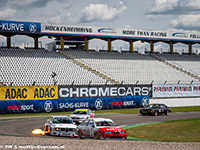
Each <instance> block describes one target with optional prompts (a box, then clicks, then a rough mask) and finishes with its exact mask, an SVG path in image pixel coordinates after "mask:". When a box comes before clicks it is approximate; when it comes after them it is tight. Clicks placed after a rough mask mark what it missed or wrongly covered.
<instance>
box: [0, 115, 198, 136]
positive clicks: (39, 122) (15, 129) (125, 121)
mask: <svg viewBox="0 0 200 150" xmlns="http://www.w3.org/2000/svg"><path fill="white" fill-rule="evenodd" d="M96 118H110V119H112V120H113V121H114V122H116V123H117V124H118V125H120V126H124V125H135V124H143V123H153V122H163V121H170V120H182V119H191V118H200V112H187V113H171V114H170V115H169V116H165V115H160V116H142V115H140V114H116V115H97V116H96ZM46 121H47V118H40V119H38V118H37V119H36V118H30V119H23V120H8V121H0V135H11V136H23V137H45V138H53V136H43V135H33V134H32V133H31V132H32V130H34V129H36V128H37V129H38V128H40V129H43V125H44V124H45V122H46Z"/></svg>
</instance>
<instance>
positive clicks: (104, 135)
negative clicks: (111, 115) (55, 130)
mask: <svg viewBox="0 0 200 150" xmlns="http://www.w3.org/2000/svg"><path fill="white" fill-rule="evenodd" d="M75 133H76V134H78V137H79V138H80V139H84V138H85V137H93V138H94V139H114V138H116V139H127V133H126V131H125V130H124V129H122V128H120V127H118V126H117V124H115V123H114V122H113V121H112V120H111V119H105V118H90V119H87V120H85V121H83V122H82V123H81V124H80V125H79V126H77V128H76V130H75Z"/></svg>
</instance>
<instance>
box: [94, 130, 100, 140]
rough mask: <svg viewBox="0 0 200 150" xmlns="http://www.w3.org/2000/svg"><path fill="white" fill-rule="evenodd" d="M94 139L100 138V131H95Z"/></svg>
mask: <svg viewBox="0 0 200 150" xmlns="http://www.w3.org/2000/svg"><path fill="white" fill-rule="evenodd" d="M94 139H96V140H99V139H100V134H99V133H98V132H96V133H95V135H94Z"/></svg>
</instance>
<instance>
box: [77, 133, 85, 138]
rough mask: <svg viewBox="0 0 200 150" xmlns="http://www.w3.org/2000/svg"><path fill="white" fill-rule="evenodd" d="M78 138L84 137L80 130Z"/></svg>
mask: <svg viewBox="0 0 200 150" xmlns="http://www.w3.org/2000/svg"><path fill="white" fill-rule="evenodd" d="M78 138H79V139H84V137H83V135H82V133H81V131H78Z"/></svg>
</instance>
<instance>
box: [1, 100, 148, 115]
mask: <svg viewBox="0 0 200 150" xmlns="http://www.w3.org/2000/svg"><path fill="white" fill-rule="evenodd" d="M148 105H149V97H148V96H127V97H99V98H67V99H52V100H9V101H0V114H10V113H42V112H46V113H49V112H64V111H73V110H75V109H78V108H88V109H91V110H104V109H123V108H139V107H146V106H148Z"/></svg>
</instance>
